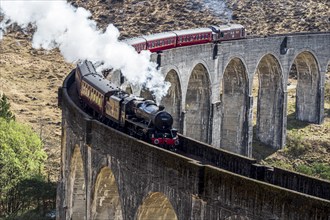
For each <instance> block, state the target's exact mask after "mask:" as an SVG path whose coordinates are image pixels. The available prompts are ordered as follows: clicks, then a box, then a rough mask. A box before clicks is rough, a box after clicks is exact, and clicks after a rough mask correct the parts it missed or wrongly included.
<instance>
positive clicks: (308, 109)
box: [57, 33, 330, 220]
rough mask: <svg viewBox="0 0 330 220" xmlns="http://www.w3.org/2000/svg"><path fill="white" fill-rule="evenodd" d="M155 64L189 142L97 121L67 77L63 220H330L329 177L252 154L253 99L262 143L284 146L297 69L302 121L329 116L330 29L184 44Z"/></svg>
mask: <svg viewBox="0 0 330 220" xmlns="http://www.w3.org/2000/svg"><path fill="white" fill-rule="evenodd" d="M151 59H152V60H154V61H156V62H157V63H158V64H159V67H160V70H161V72H162V73H163V74H164V76H166V80H167V81H170V82H171V88H170V91H169V94H168V95H167V96H166V97H165V98H163V100H162V104H163V105H165V106H166V108H167V110H168V111H169V112H170V113H171V114H172V115H173V116H174V119H175V126H176V127H177V128H179V130H180V131H181V133H182V134H184V136H182V137H181V141H182V146H180V148H179V149H178V151H177V152H175V153H174V152H171V151H167V150H164V149H160V148H158V147H156V146H153V145H150V144H147V143H144V142H142V141H139V140H136V139H134V138H132V137H130V136H127V135H125V134H123V133H120V132H118V131H116V130H114V129H112V128H109V127H107V126H105V125H104V124H102V123H100V122H98V121H96V120H94V119H93V118H92V117H91V116H89V115H87V114H86V113H85V112H83V111H82V110H81V109H80V108H79V105H77V103H76V101H75V100H76V98H77V97H76V94H75V89H74V86H75V83H74V77H73V72H72V73H70V75H69V76H68V77H67V78H66V79H65V81H64V83H63V87H62V88H61V89H60V90H59V97H60V99H59V102H60V106H61V108H62V160H61V161H62V164H61V165H62V166H61V167H62V169H61V181H60V183H59V186H58V196H57V219H102V220H103V219H125V220H129V219H179V220H181V219H196V220H199V219H201V220H209V219H210V220H213V219H228V220H229V219H274V220H275V219H306V220H307V219H324V220H329V219H330V182H328V181H322V180H319V179H315V178H311V177H309V176H305V175H301V174H298V173H294V172H289V171H286V170H282V169H279V168H274V167H267V166H262V165H260V164H258V163H257V161H256V160H255V159H252V158H251V156H252V150H253V146H252V135H253V108H255V106H257V113H256V115H257V117H256V132H255V134H256V137H257V139H259V140H260V141H261V142H263V143H265V144H267V145H270V146H271V147H273V148H274V149H280V148H282V147H283V146H284V145H285V139H286V127H287V105H288V103H287V100H288V98H287V91H288V88H287V85H288V83H289V73H290V72H295V73H296V74H297V87H296V97H297V98H296V117H297V119H299V120H302V121H307V122H310V123H322V121H323V119H324V115H325V114H324V85H325V74H326V72H327V68H329V65H330V33H318V34H300V35H299V34H298V35H281V36H270V37H264V38H248V39H243V40H237V41H231V42H225V43H221V44H204V45H196V46H190V47H181V48H175V49H172V50H167V51H163V52H162V53H159V54H153V55H152V58H151ZM256 79H257V80H256ZM254 81H255V82H258V92H257V99H256V100H253V82H254ZM130 89H131V90H132V91H133V92H134V93H140V92H141V93H142V94H141V95H143V96H148V95H149V94H148V92H143V91H141V90H139V89H137V88H130ZM189 137H190V138H189ZM205 143H207V144H205ZM220 148H221V149H220Z"/></svg>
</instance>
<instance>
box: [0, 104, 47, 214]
mask: <svg viewBox="0 0 330 220" xmlns="http://www.w3.org/2000/svg"><path fill="white" fill-rule="evenodd" d="M3 100H4V101H3ZM4 103H5V104H4ZM6 103H7V101H6V98H4V99H3V98H2V102H1V104H2V110H4V111H2V113H3V112H7V113H8V112H9V111H8V108H7V107H8V105H7V104H8V103H7V104H6ZM3 107H5V108H3ZM6 109H7V110H6ZM6 115H7V117H5V118H1V117H0V213H1V214H0V218H1V217H4V216H9V215H12V214H15V213H22V211H24V210H27V209H28V208H30V207H29V206H30V205H31V204H32V205H33V201H32V202H31V204H28V205H27V204H24V202H25V201H26V199H24V198H23V197H22V196H23V195H22V194H21V193H20V192H21V191H20V189H21V186H22V184H23V183H26V181H27V180H29V179H33V178H34V177H35V176H38V175H39V176H40V175H42V174H43V164H44V161H45V160H46V153H45V152H44V150H43V148H42V147H43V146H42V142H41V140H40V138H39V136H38V135H37V134H36V133H34V132H33V131H32V130H31V128H29V127H27V126H25V125H22V124H20V123H18V122H16V121H14V120H12V115H11V114H6ZM8 119H9V120H8ZM33 181H34V180H33ZM33 181H32V182H33ZM34 182H35V181H34ZM18 191H19V192H18ZM1 215H2V216H1Z"/></svg>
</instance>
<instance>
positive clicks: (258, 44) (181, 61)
mask: <svg viewBox="0 0 330 220" xmlns="http://www.w3.org/2000/svg"><path fill="white" fill-rule="evenodd" d="M152 60H154V61H157V60H158V61H160V68H161V71H162V73H163V74H164V75H165V76H166V80H167V81H170V82H171V84H172V86H171V88H170V90H169V94H168V96H166V97H165V98H164V99H163V100H162V103H163V104H164V105H165V106H166V108H167V110H168V111H169V112H171V113H172V115H173V116H174V119H175V121H176V122H175V126H176V127H177V128H179V130H181V131H182V133H183V134H184V135H186V136H189V137H192V138H194V139H197V140H200V141H203V142H206V143H210V144H212V145H213V146H215V147H217V148H223V149H227V150H230V151H232V152H236V153H239V154H242V155H247V156H252V134H253V122H252V121H253V118H252V115H253V114H252V113H253V108H254V106H255V105H257V124H256V136H257V139H259V140H260V141H261V142H263V143H265V144H267V145H270V146H272V147H273V148H275V149H279V148H282V147H283V146H284V145H285V142H286V123H287V84H288V76H289V72H290V70H291V69H294V68H295V69H296V71H297V75H298V76H297V78H298V80H297V89H296V90H297V92H296V96H297V99H296V118H298V119H299V120H302V121H307V122H311V123H322V121H323V117H324V83H325V73H326V71H327V66H328V64H329V62H330V33H323V34H310V35H293V36H273V37H266V38H254V39H244V40H239V41H231V42H224V43H221V44H219V45H214V44H205V45H197V46H191V47H181V48H176V49H172V50H167V51H163V52H162V53H160V54H154V55H153V57H152ZM256 76H257V77H258V81H259V85H258V98H257V100H253V96H252V92H253V79H254V78H256Z"/></svg>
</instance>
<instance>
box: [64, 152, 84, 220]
mask: <svg viewBox="0 0 330 220" xmlns="http://www.w3.org/2000/svg"><path fill="white" fill-rule="evenodd" d="M70 167H71V170H70V181H69V182H70V192H71V196H69V198H70V201H69V204H68V205H69V206H70V207H71V208H70V209H69V210H70V211H71V213H70V217H69V219H72V220H80V219H86V191H85V187H86V184H85V177H84V166H83V160H82V156H81V152H80V148H79V146H75V149H74V151H73V155H72V159H71V165H70ZM69 195H70V194H69Z"/></svg>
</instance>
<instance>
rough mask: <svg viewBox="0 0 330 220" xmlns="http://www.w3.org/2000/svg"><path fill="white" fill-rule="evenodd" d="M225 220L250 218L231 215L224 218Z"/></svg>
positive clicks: (247, 219) (246, 219) (248, 219)
mask: <svg viewBox="0 0 330 220" xmlns="http://www.w3.org/2000/svg"><path fill="white" fill-rule="evenodd" d="M225 220H250V218H249V217H246V216H242V215H232V216H229V217H226V218H225Z"/></svg>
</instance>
